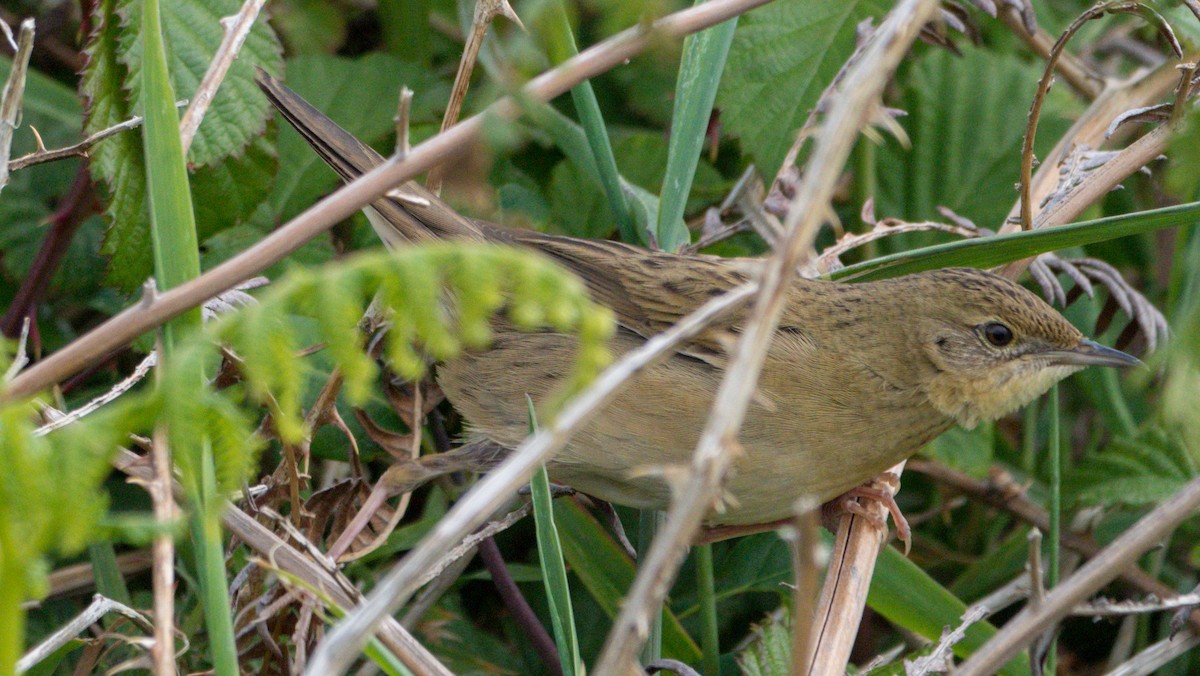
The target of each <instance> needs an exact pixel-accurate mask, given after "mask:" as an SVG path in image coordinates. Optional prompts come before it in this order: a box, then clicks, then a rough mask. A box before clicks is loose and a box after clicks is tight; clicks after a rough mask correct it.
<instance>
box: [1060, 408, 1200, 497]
mask: <svg viewBox="0 0 1200 676" xmlns="http://www.w3.org/2000/svg"><path fill="white" fill-rule="evenodd" d="M1196 473H1197V472H1196V464H1195V461H1194V460H1193V458H1192V457H1191V455H1190V454H1189V452H1188V450H1187V448H1186V447H1185V445H1184V444H1183V443H1182V440H1181V439H1180V438H1179V437H1177V436H1175V435H1172V434H1168V433H1167V432H1165V431H1163V430H1161V429H1158V428H1154V427H1151V428H1148V429H1146V430H1144V431H1143V432H1142V433H1141V434H1140V435H1139V436H1138V437H1137V438H1134V439H1128V438H1120V437H1119V438H1116V439H1113V441H1112V442H1111V443H1109V444H1108V446H1106V447H1105V448H1104V450H1102V451H1101V452H1100V453H1098V454H1096V455H1093V456H1091V457H1088V458H1086V459H1085V460H1084V461H1083V462H1081V463H1080V464H1079V465H1078V466H1077V467H1076V468H1075V469H1074V470H1073V471H1072V472H1071V473H1070V474H1069V475H1068V487H1069V489H1070V490H1069V492H1068V494H1069V495H1072V496H1073V497H1074V498H1075V499H1076V500H1077V501H1078V502H1080V503H1081V504H1088V505H1093V504H1095V505H1118V504H1120V505H1133V506H1139V505H1147V504H1153V503H1155V502H1158V501H1160V500H1164V499H1166V498H1168V497H1170V496H1171V495H1173V494H1174V493H1175V492H1176V491H1178V490H1179V489H1180V488H1181V487H1182V486H1183V485H1184V484H1186V483H1187V482H1188V481H1190V480H1191V479H1192V477H1194V476H1196Z"/></svg>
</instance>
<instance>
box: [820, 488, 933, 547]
mask: <svg viewBox="0 0 1200 676" xmlns="http://www.w3.org/2000/svg"><path fill="white" fill-rule="evenodd" d="M899 488H900V479H899V478H897V477H896V475H894V474H891V473H885V474H882V475H880V476H878V477H875V478H874V479H872V480H870V481H868V482H867V483H865V484H862V485H861V486H856V487H854V488H851V489H850V490H848V491H846V492H845V493H843V494H841V495H839V496H838V497H836V498H834V499H833V500H830V501H829V502H827V503H825V504H824V505H823V506H822V507H821V512H822V516H823V517H825V518H826V519H827V520H828V521H830V522H836V521H837V519H838V518H839V517H841V516H844V515H846V514H852V515H854V516H861V517H862V518H864V519H866V520H867V521H869V522H870V523H871V525H873V526H876V527H878V528H879V529H880V530H881V531H883V532H884V533H886V532H887V519H886V518H883V517H880V516H879V514H878V513H876V512H874V511H872V510H870V509H867V507H866V506H865V505H864V504H862V503H861V502H859V500H860V499H866V500H873V501H875V502H878V503H879V504H881V505H883V507H884V508H885V509H887V511H888V513H889V514H891V515H892V522H893V523H895V524H896V537H897V538H898V539H899V540H900V541H901V542H903V543H904V555H905V556H908V552H909V550H910V549H912V529H911V528H909V526H908V519H906V518H904V513H903V512H901V511H900V506H899V505H897V504H896V497H895V495H896V491H897V490H899ZM830 530H836V529H834V528H830Z"/></svg>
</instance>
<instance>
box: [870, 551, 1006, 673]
mask: <svg viewBox="0 0 1200 676" xmlns="http://www.w3.org/2000/svg"><path fill="white" fill-rule="evenodd" d="M867 604H868V605H869V606H871V608H872V609H873V610H875V612H877V613H879V614H880V615H883V616H884V617H886V618H887V619H888V621H889V622H892V623H893V624H896V625H897V626H900V627H903V628H905V629H907V630H909V631H912V632H915V633H917V634H920V635H921V636H924V637H925V638H927V639H929V640H931V641H936V640H938V637H939V636H941V633H942V630H943V628H945V627H947V626H950V627H957V626H958V625H959V624H961V618H962V614H963V613H964V612H965V611H966V609H967V606H966V604H964V603H963V602H962V601H960V600H958V599H957V598H955V596H954V595H953V594H951V593H950V592H948V591H946V588H945V587H943V586H942V585H940V584H938V583H937V581H936V580H934V579H933V578H932V577H930V576H929V574H928V573H926V572H925V571H923V570H921V569H920V568H919V567H918V566H917V564H915V563H913V562H912V561H910V560H909V559H907V558H905V557H904V555H903V554H901V553H900V552H899V551H897V550H896V549H895V548H894V547H884V548H883V551H882V552H881V553H880V555H879V559H878V560H877V561H876V562H875V575H874V577H872V578H871V589H870V591H868V592H867ZM995 634H996V628H995V627H993V626H992V625H991V624H990V623H988V622H977V623H975V624H973V625H971V626H970V627H968V628H967V631H966V636H964V638H963V640H961V641H959V642H958V643H956V644H955V645H954V654H955V655H958V656H960V657H966V656H968V655H970V654H971V653H973V652H975V651H976V650H978V649H979V647H980V646H982V645H983V644H984V642H985V641H987V640H988V639H990V638H991V637H992V636H995ZM1000 673H1002V674H1009V675H1011V676H1017V675H1024V674H1028V673H1029V658H1028V657H1027V656H1025V655H1024V653H1022V654H1021V655H1019V656H1017V657H1014V658H1013V659H1012V660H1010V661H1009V662H1008V664H1006V665H1004V668H1003V669H1001V670H1000Z"/></svg>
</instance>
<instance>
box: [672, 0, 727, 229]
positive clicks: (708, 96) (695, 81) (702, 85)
mask: <svg viewBox="0 0 1200 676" xmlns="http://www.w3.org/2000/svg"><path fill="white" fill-rule="evenodd" d="M696 4H700V0H697V3H696ZM735 28H737V18H736V17H735V18H733V19H730V20H729V21H726V22H725V23H722V24H719V25H717V26H713V27H712V28H709V29H708V30H705V31H701V32H699V33H696V34H694V35H690V36H688V37H687V39H686V40H684V41H683V61H682V62H681V63H680V65H679V78H678V80H676V82H675V110H674V111H673V112H672V114H671V140H670V144H669V145H668V147H667V170H666V173H665V174H664V175H663V189H662V198H661V202H659V205H658V221H657V223H656V224H655V228H654V236H655V238H656V239H657V240H658V245H659V246H660V247H661V248H662V249H663V250H664V251H678V250H679V249H680V248H681V247H683V246H684V245H686V244H688V243H689V242H690V241H691V237H690V235H689V234H688V229H687V226H686V225H684V222H683V212H684V209H685V208H686V206H687V198H688V193H689V192H690V191H691V188H692V179H693V178H695V175H696V165H697V163H699V161H700V151H701V149H702V147H703V145H704V137H705V135H706V132H707V131H708V120H709V118H710V116H711V115H712V109H713V101H715V100H716V98H717V85H718V84H719V83H720V82H721V73H722V72H724V70H725V58H726V57H727V56H729V45H730V44H731V43H732V42H733V31H734V29H735Z"/></svg>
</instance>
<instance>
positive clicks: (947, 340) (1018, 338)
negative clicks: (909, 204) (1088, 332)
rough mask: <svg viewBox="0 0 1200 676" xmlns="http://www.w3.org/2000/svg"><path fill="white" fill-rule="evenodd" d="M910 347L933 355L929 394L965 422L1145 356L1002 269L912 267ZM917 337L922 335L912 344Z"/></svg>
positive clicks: (1002, 411)
mask: <svg viewBox="0 0 1200 676" xmlns="http://www.w3.org/2000/svg"><path fill="white" fill-rule="evenodd" d="M908 279H909V283H912V284H915V285H916V288H914V289H913V296H912V297H913V298H918V299H920V300H919V301H917V302H921V303H922V304H924V305H925V307H922V308H919V309H916V310H915V311H913V312H912V313H911V314H910V318H911V321H908V322H905V323H906V324H908V326H909V331H908V333H909V336H908V338H909V340H910V347H911V348H916V349H913V350H912V352H913V353H915V354H919V355H921V356H922V357H923V358H924V361H927V364H926V367H927V368H928V369H929V370H930V373H929V376H928V377H927V378H926V379H924V382H925V388H926V395H927V396H928V398H929V400H930V402H931V403H932V404H933V406H934V407H935V408H937V409H938V410H939V411H941V412H942V413H944V414H945V415H948V416H951V417H953V418H954V419H955V420H957V421H958V423H959V424H961V425H963V426H964V427H968V428H970V427H974V426H975V425H976V424H977V423H979V421H981V420H995V419H997V418H1000V417H1002V416H1004V415H1006V414H1008V413H1010V412H1012V411H1014V410H1016V409H1017V408H1020V407H1021V406H1024V405H1025V404H1027V403H1029V402H1030V401H1032V400H1033V399H1035V398H1036V397H1038V396H1039V395H1041V394H1042V393H1044V392H1045V391H1046V390H1048V389H1049V388H1050V387H1051V386H1052V385H1054V383H1056V382H1058V381H1059V380H1062V379H1063V378H1065V377H1067V376H1069V375H1071V374H1072V373H1075V372H1076V371H1079V370H1081V369H1083V368H1084V367H1087V366H1133V365H1137V364H1140V363H1141V362H1140V361H1138V360H1137V359H1136V358H1134V357H1131V356H1130V355H1128V354H1125V353H1124V352H1121V351H1119V350H1114V349H1112V348H1109V347H1104V346H1103V345H1100V344H1098V343H1095V342H1093V341H1091V340H1088V339H1087V338H1085V337H1084V335H1083V334H1082V333H1080V332H1079V330H1078V329H1076V328H1075V327H1074V326H1072V325H1071V323H1070V322H1068V321H1067V320H1066V319H1065V318H1064V317H1063V316H1062V315H1061V314H1059V313H1058V312H1057V311H1055V310H1054V309H1053V308H1051V307H1050V306H1049V305H1048V304H1047V303H1046V302H1045V301H1043V300H1042V299H1041V298H1039V297H1037V296H1036V295H1034V294H1033V293H1031V292H1030V291H1028V290H1026V289H1024V288H1023V287H1021V286H1019V285H1018V284H1015V283H1013V282H1012V281H1009V280H1008V279H1005V278H1003V277H1000V276H998V275H994V274H991V273H989V272H984V271H982V270H975V269H970V268H949V269H945V270H936V271H932V272H927V273H920V274H917V275H912V276H911V277H910V278H908ZM912 343H915V345H914V344H912Z"/></svg>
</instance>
